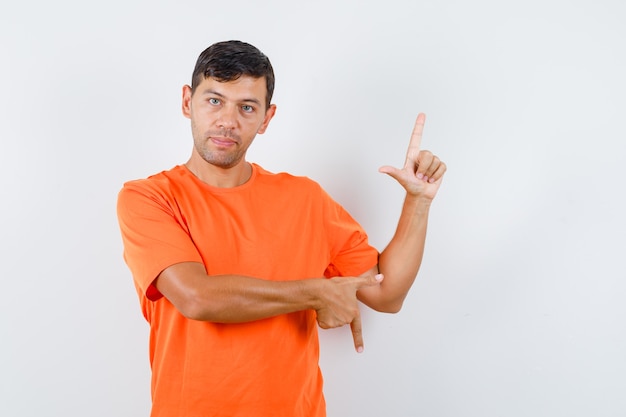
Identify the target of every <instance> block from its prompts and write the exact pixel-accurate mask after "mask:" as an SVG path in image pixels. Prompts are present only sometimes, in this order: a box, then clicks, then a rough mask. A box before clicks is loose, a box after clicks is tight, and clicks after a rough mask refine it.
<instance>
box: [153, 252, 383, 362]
mask: <svg viewBox="0 0 626 417" xmlns="http://www.w3.org/2000/svg"><path fill="white" fill-rule="evenodd" d="M381 280H382V276H374V275H370V276H362V277H341V278H333V279H326V278H312V279H301V280H295V281H267V280H262V279H258V278H252V277H246V276H241V275H216V276H210V277H209V276H208V275H207V274H206V271H205V269H204V265H202V264H201V263H198V262H182V263H179V264H175V265H172V266H170V267H168V268H166V269H165V270H163V272H161V274H159V277H158V278H157V279H156V282H155V285H156V287H157V289H158V290H159V291H160V292H161V294H163V296H164V297H165V298H167V299H168V300H169V301H170V302H171V303H172V304H173V305H174V307H176V309H177V310H178V311H180V312H181V314H183V315H184V316H185V317H187V318H189V319H193V320H205V321H212V322H217V323H241V322H248V321H253V320H259V319H263V318H267V317H273V316H277V315H279V314H286V313H291V312H294V311H300V310H308V309H312V310H315V311H316V313H317V321H318V323H319V325H320V327H322V328H334V327H340V326H343V325H345V324H348V323H350V324H351V327H352V331H353V338H354V343H355V347H356V349H357V350H359V351H360V350H362V346H363V339H362V336H361V334H362V333H361V322H360V313H359V307H358V302H357V297H356V293H357V291H358V290H359V289H361V288H363V287H366V286H378V285H379V283H380V281H381Z"/></svg>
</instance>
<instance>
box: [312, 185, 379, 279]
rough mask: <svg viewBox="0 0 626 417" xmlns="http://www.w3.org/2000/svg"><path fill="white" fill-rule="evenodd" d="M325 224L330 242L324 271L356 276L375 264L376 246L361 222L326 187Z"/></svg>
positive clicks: (376, 261)
mask: <svg viewBox="0 0 626 417" xmlns="http://www.w3.org/2000/svg"><path fill="white" fill-rule="evenodd" d="M322 193H323V196H324V199H325V203H324V204H325V212H326V213H325V219H326V220H325V227H326V233H327V235H328V238H329V240H330V242H331V253H330V264H329V265H328V267H327V269H326V271H325V272H324V275H325V276H326V277H327V278H330V277H336V276H359V275H361V274H363V273H364V272H367V271H368V270H369V269H370V268H372V267H373V266H375V265H376V264H378V250H377V249H376V248H374V247H373V246H371V245H370V244H369V242H368V237H367V233H366V232H365V230H364V229H363V227H361V225H360V224H359V223H358V222H357V221H356V220H354V218H353V217H352V216H351V215H350V214H349V213H348V212H347V211H346V210H345V209H344V208H343V207H342V206H341V205H340V204H339V203H337V202H336V201H334V200H333V199H332V198H331V197H330V196H329V195H328V194H327V193H326V192H325V191H322Z"/></svg>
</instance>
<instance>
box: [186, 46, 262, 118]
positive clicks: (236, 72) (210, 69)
mask: <svg viewBox="0 0 626 417" xmlns="http://www.w3.org/2000/svg"><path fill="white" fill-rule="evenodd" d="M242 75H247V76H250V77H254V78H261V77H265V82H266V86H267V97H266V99H265V104H266V108H269V106H270V104H271V102H272V95H273V94H274V69H273V68H272V64H271V63H270V60H269V58H268V57H267V56H265V55H264V54H263V53H262V52H261V51H259V50H258V49H257V48H256V47H254V46H252V45H250V44H249V43H245V42H241V41H234V40H233V41H224V42H218V43H214V44H213V45H211V46H209V47H208V48H207V49H205V50H204V51H202V53H201V54H200V56H199V57H198V60H197V61H196V67H195V68H194V70H193V75H192V77H191V94H193V93H194V92H195V91H196V87H197V86H198V85H199V84H200V83H201V82H202V81H203V80H204V79H206V78H209V77H212V78H215V79H216V80H217V81H220V82H226V81H233V80H236V79H238V78H239V77H241V76H242Z"/></svg>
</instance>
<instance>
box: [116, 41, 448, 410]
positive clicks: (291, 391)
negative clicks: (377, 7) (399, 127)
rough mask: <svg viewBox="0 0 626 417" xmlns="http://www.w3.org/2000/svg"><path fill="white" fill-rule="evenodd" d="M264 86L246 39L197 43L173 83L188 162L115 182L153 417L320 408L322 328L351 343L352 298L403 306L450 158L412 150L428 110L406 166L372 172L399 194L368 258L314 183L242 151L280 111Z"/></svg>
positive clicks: (378, 306)
mask: <svg viewBox="0 0 626 417" xmlns="http://www.w3.org/2000/svg"><path fill="white" fill-rule="evenodd" d="M273 88H274V74H273V70H272V66H271V64H270V61H269V60H268V58H267V57H266V56H265V55H263V54H262V53H261V52H260V51H259V50H258V49H256V48H255V47H254V46H252V45H249V44H246V43H243V42H239V41H228V42H220V43H217V44H214V45H212V46H210V47H209V48H207V49H206V50H205V51H204V52H202V54H201V55H200V56H199V58H198V61H197V63H196V67H195V70H194V73H193V77H192V84H191V86H188V85H186V86H184V87H183V96H182V111H183V114H184V115H185V117H187V118H189V119H190V120H191V130H192V136H193V140H194V146H193V150H192V154H191V157H190V159H189V160H188V161H187V163H186V164H184V165H179V166H176V167H174V168H172V169H171V170H169V171H164V172H161V173H159V174H156V175H153V176H151V177H149V178H147V179H142V180H136V181H130V182H128V183H126V184H125V185H124V187H123V188H122V190H121V191H120V194H119V197H118V217H119V222H120V228H121V232H122V237H123V241H124V258H125V260H126V262H127V264H128V266H129V268H130V270H131V271H132V274H133V278H134V282H135V285H136V288H137V292H138V294H139V298H140V302H141V307H142V311H143V314H144V316H145V318H146V319H147V321H148V322H149V323H150V362H151V367H152V373H153V376H152V399H153V406H152V414H151V415H152V416H203V417H204V416H289V417H294V416H303V417H304V416H306V417H312V416H313V417H315V416H324V415H325V403H324V398H323V394H322V376H321V373H320V370H319V366H318V354H319V344H318V334H317V326H318V325H319V326H320V327H322V328H334V327H338V326H343V325H346V324H349V325H350V327H351V330H352V334H353V339H354V344H355V348H356V350H357V351H359V352H360V351H362V349H363V339H362V334H361V320H360V316H359V306H358V302H359V301H361V302H363V303H364V304H366V305H368V306H369V307H371V308H373V309H375V310H378V311H383V312H397V311H399V310H400V308H401V306H402V303H403V300H404V298H405V296H406V294H407V292H408V291H409V288H410V287H411V285H412V283H413V280H414V279H415V276H416V274H417V271H418V269H419V266H420V263H421V259H422V253H423V249H424V241H425V236H426V225H427V220H428V212H429V208H430V204H431V202H432V200H433V198H434V197H435V194H436V193H437V190H438V188H439V186H440V184H441V180H442V177H443V174H444V172H445V169H446V167H445V164H443V163H442V162H441V161H440V160H439V159H438V158H437V157H435V156H434V155H433V154H432V153H430V152H428V151H420V141H421V135H422V128H423V125H424V115H423V114H420V115H419V116H418V118H417V121H416V124H415V129H414V131H413V135H412V137H411V142H410V145H409V150H408V153H407V158H406V163H405V166H404V168H403V169H396V168H393V167H382V168H381V169H380V172H383V173H386V174H388V175H390V176H392V177H393V178H395V179H396V180H397V181H398V182H399V183H400V184H401V185H402V186H403V187H404V188H405V189H406V192H407V193H406V199H405V202H404V206H403V210H402V213H401V216H400V220H399V223H398V227H397V230H396V233H395V235H394V237H393V238H392V240H391V242H390V243H389V245H388V246H387V247H386V248H385V250H384V251H383V252H382V253H380V255H379V254H378V251H377V250H376V249H374V248H373V247H371V246H370V245H369V244H368V242H367V235H366V234H365V232H364V231H363V229H362V228H361V227H360V226H359V225H358V224H357V223H356V221H355V220H354V219H353V218H352V217H351V216H350V215H349V214H348V213H347V212H346V211H345V210H344V209H343V208H342V207H341V206H340V205H339V204H337V203H336V202H335V201H333V200H332V199H331V198H330V197H329V195H328V194H327V193H325V192H324V191H323V190H322V189H321V187H320V186H319V185H318V184H317V183H315V182H313V181H311V180H309V179H307V178H304V177H295V176H291V175H288V174H285V173H281V174H273V173H270V172H268V171H266V170H264V169H263V168H261V167H260V166H258V165H256V164H253V163H249V162H247V161H246V158H245V156H246V151H247V149H248V147H249V146H250V144H251V143H252V141H253V139H254V137H255V136H256V134H257V133H258V134H262V133H264V132H265V130H266V129H267V126H268V124H269V123H270V121H271V120H272V117H273V116H274V114H275V112H276V106H275V105H274V104H271V99H272V92H273Z"/></svg>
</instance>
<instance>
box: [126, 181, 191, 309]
mask: <svg viewBox="0 0 626 417" xmlns="http://www.w3.org/2000/svg"><path fill="white" fill-rule="evenodd" d="M117 216H118V221H119V226H120V231H121V234H122V241H123V244H124V260H125V261H126V264H127V265H128V267H129V269H130V271H131V273H132V275H133V279H134V281H135V286H136V287H137V289H138V291H140V292H141V293H143V294H144V295H145V296H146V297H147V298H148V299H149V300H152V301H155V300H158V299H159V298H161V297H162V294H161V293H160V292H159V291H158V290H157V288H156V286H154V280H155V279H156V278H157V277H158V275H159V274H160V273H161V272H162V271H163V270H164V269H165V268H167V267H168V266H171V265H174V264H177V263H180V262H202V258H201V256H200V254H199V253H198V251H197V249H196V247H195V246H194V244H193V241H192V239H191V237H190V235H189V233H188V231H187V228H186V226H185V224H184V219H183V218H182V216H180V214H178V213H177V212H176V210H175V203H174V202H173V201H170V199H169V198H168V197H167V196H166V195H165V193H164V192H162V191H161V190H159V189H158V188H155V187H151V186H149V185H148V184H147V183H146V182H142V181H136V182H130V183H126V184H125V185H124V187H123V188H122V190H121V191H120V192H119V194H118V200H117Z"/></svg>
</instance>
